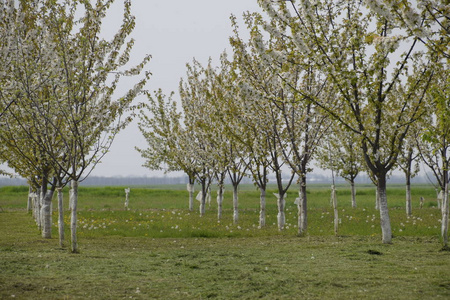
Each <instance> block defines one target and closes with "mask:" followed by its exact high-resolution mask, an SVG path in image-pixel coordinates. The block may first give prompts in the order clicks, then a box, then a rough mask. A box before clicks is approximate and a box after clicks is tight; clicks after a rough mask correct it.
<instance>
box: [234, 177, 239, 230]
mask: <svg viewBox="0 0 450 300" xmlns="http://www.w3.org/2000/svg"><path fill="white" fill-rule="evenodd" d="M238 206H239V199H238V185H237V184H233V224H237V222H238V221H239V208H238Z"/></svg>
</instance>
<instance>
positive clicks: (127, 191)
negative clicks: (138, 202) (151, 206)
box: [125, 188, 130, 210]
mask: <svg viewBox="0 0 450 300" xmlns="http://www.w3.org/2000/svg"><path fill="white" fill-rule="evenodd" d="M129 204H130V188H126V189H125V210H128V205H129Z"/></svg>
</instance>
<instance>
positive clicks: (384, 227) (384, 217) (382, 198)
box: [377, 177, 392, 244]
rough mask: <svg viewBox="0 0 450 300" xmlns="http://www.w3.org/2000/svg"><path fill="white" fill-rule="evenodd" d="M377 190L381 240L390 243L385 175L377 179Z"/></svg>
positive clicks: (390, 232) (390, 233) (390, 231)
mask: <svg viewBox="0 0 450 300" xmlns="http://www.w3.org/2000/svg"><path fill="white" fill-rule="evenodd" d="M377 190H378V198H379V202H380V223H381V232H382V236H383V237H382V241H383V243H384V244H390V243H392V230H391V220H390V218H389V209H388V203H387V195H386V177H384V178H379V179H378V186H377Z"/></svg>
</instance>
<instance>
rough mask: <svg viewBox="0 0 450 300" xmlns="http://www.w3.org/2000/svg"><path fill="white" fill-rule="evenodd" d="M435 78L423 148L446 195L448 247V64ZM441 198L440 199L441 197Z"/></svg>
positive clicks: (444, 218)
mask: <svg viewBox="0 0 450 300" xmlns="http://www.w3.org/2000/svg"><path fill="white" fill-rule="evenodd" d="M438 66H439V68H438V69H437V70H438V71H437V72H436V77H435V81H434V83H433V85H432V87H431V89H430V91H429V93H428V96H429V97H430V101H429V102H428V103H429V106H428V108H429V112H430V114H429V115H428V118H427V119H426V120H425V122H423V126H424V127H423V133H422V139H421V140H419V143H418V144H419V151H420V155H421V158H422V160H423V162H424V163H425V164H426V165H427V166H428V167H429V168H430V169H431V170H432V172H433V174H434V175H435V178H436V180H437V182H438V185H439V187H440V195H441V196H442V204H441V212H442V220H441V226H442V227H441V236H442V240H443V243H444V247H448V222H449V220H448V214H449V203H448V197H449V190H448V184H449V181H450V179H449V169H450V153H449V152H450V97H449V90H450V76H449V75H450V71H449V69H448V66H447V65H444V64H442V65H438ZM438 201H439V200H438Z"/></svg>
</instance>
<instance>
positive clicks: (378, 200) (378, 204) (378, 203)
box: [375, 188, 380, 210]
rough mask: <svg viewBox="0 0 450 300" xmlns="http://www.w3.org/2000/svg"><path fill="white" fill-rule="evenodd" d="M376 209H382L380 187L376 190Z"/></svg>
mask: <svg viewBox="0 0 450 300" xmlns="http://www.w3.org/2000/svg"><path fill="white" fill-rule="evenodd" d="M375 209H376V210H380V192H379V191H378V188H377V189H376V190H375Z"/></svg>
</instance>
